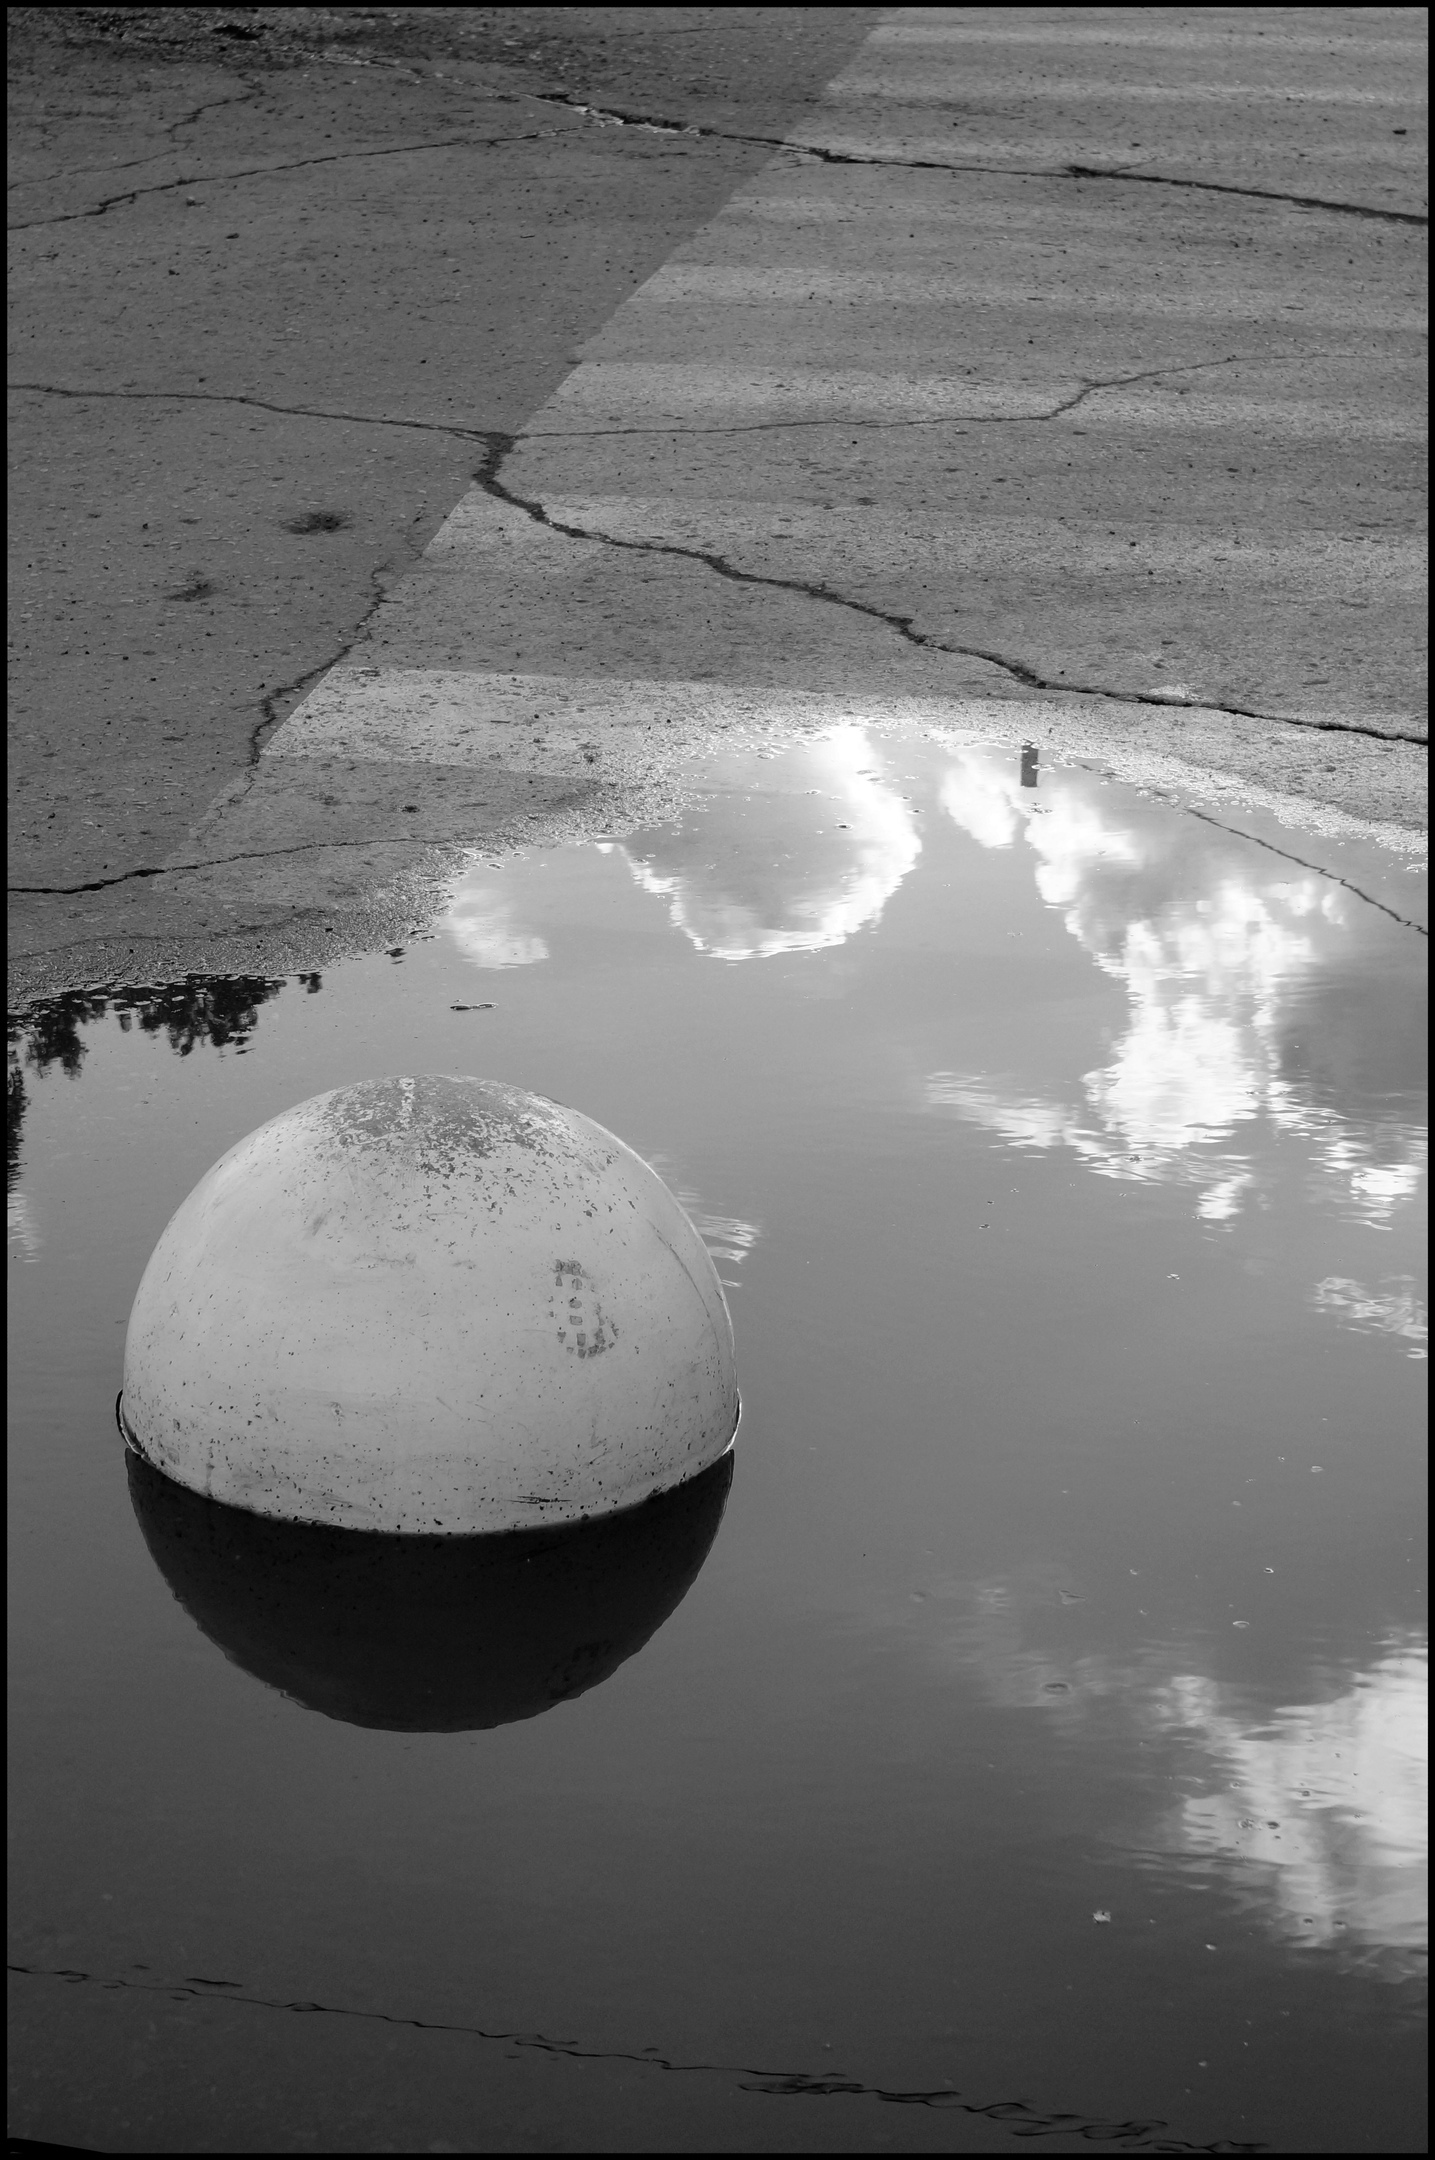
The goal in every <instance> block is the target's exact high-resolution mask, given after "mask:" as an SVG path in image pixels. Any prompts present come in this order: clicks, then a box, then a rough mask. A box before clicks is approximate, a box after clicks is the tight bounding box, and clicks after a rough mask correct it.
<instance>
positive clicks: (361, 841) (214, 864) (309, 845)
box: [5, 803, 562, 899]
mask: <svg viewBox="0 0 1435 2160" xmlns="http://www.w3.org/2000/svg"><path fill="white" fill-rule="evenodd" d="M545 807H546V808H548V809H554V808H562V804H561V803H560V804H554V803H549V804H547V805H546V806H545ZM466 844H467V843H466V842H464V841H461V840H433V839H425V838H424V837H423V836H422V835H421V834H417V833H415V834H409V833H360V834H357V835H353V836H351V837H350V838H348V839H346V840H305V841H302V842H301V843H300V844H299V845H298V846H297V847H281V848H252V849H250V850H248V851H247V852H246V853H245V854H243V855H211V856H207V857H206V858H205V860H204V861H203V862H181V863H161V864H160V865H159V867H158V868H157V869H144V870H122V871H120V872H119V874H118V875H117V876H116V877H108V878H95V879H93V880H92V881H91V882H90V883H89V884H86V885H7V886H6V888H5V890H6V892H7V893H24V894H27V895H30V896H31V897H34V896H36V895H38V896H41V897H44V898H50V899H56V898H68V897H69V896H70V895H72V894H75V893H87V892H108V891H109V889H110V887H111V886H112V885H129V884H132V883H133V882H134V881H135V880H136V879H137V878H157V877H178V876H179V875H180V873H181V872H182V871H185V870H221V869H223V868H224V867H225V865H226V864H229V863H244V862H264V861H266V860H267V859H268V857H270V856H271V855H311V854H313V853H314V852H315V851H316V850H320V849H324V848H349V847H463V846H465V845H466Z"/></svg>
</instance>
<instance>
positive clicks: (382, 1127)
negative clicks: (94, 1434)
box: [124, 1074, 738, 1535]
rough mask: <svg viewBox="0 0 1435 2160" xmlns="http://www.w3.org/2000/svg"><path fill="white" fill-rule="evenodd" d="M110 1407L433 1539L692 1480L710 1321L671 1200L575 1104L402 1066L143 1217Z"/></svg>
mask: <svg viewBox="0 0 1435 2160" xmlns="http://www.w3.org/2000/svg"><path fill="white" fill-rule="evenodd" d="M124 1415H125V1422H126V1425H127V1426H128V1428H129V1430H130V1433H131V1435H132V1436H133V1438H134V1440H135V1442H136V1444H137V1445H138V1446H139V1448H140V1450H141V1451H142V1452H143V1453H144V1454H145V1455H146V1456H147V1457H148V1458H149V1460H150V1461H152V1462H153V1463H155V1464H156V1465H157V1467H158V1468H160V1469H161V1470H164V1471H166V1472H168V1474H169V1475H170V1476H171V1477H174V1478H176V1479H178V1481H179V1482H180V1483H181V1484H184V1485H188V1486H190V1487H192V1488H193V1489H194V1490H196V1491H200V1492H204V1493H208V1494H210V1495H211V1496H212V1497H213V1498H214V1499H216V1500H223V1501H227V1502H229V1503H231V1504H232V1505H234V1506H237V1507H243V1508H249V1509H251V1510H253V1511H254V1512H255V1513H257V1514H261V1515H279V1516H284V1517H286V1518H288V1519H290V1520H295V1521H304V1522H321V1523H330V1524H336V1525H341V1526H343V1527H346V1528H350V1529H367V1530H383V1531H399V1532H408V1533H415V1534H417V1533H425V1534H428V1535H433V1534H434V1533H435V1532H443V1533H445V1534H449V1535H458V1534H464V1533H470V1532H477V1531H490V1530H507V1529H517V1528H525V1527H530V1526H532V1525H534V1524H538V1523H552V1522H559V1523H561V1522H572V1521H576V1520H578V1519H580V1518H581V1517H583V1516H587V1515H596V1514H603V1513H606V1512H608V1511H609V1510H611V1509H613V1508H618V1507H628V1506H632V1505H634V1504H635V1503H637V1502H638V1501H640V1500H644V1499H646V1498H648V1497H649V1495H650V1494H652V1493H655V1492H660V1491H663V1490H666V1489H667V1488H668V1487H669V1486H672V1485H675V1484H677V1483H679V1482H681V1481H682V1480H683V1479H684V1478H688V1477H692V1476H695V1475H696V1474H697V1472H698V1471H700V1470H703V1469H706V1468H707V1466H708V1465H709V1464H710V1463H712V1462H715V1461H716V1460H717V1458H718V1457H719V1456H720V1455H722V1454H723V1453H724V1452H725V1451H726V1449H727V1448H728V1447H729V1446H730V1445H731V1441H732V1436H733V1432H734V1430H735V1428H736V1424H737V1416H738V1393H737V1375H736V1367H735V1363H734V1357H733V1341H732V1323H731V1321H730V1319H729V1317H728V1310H727V1304H726V1301H725V1299H724V1297H723V1293H722V1288H721V1285H720V1284H719V1282H718V1279H717V1272H716V1270H715V1268H714V1267H713V1264H712V1261H711V1260H710V1258H709V1257H708V1254H707V1251H706V1248H705V1247H704V1245H703V1243H702V1241H701V1239H700V1238H699V1236H698V1233H697V1231H696V1230H695V1229H694V1228H693V1226H692V1224H691V1223H690V1222H689V1221H688V1218H687V1216H686V1215H685V1214H684V1213H683V1211H682V1209H681V1208H680V1207H679V1205H678V1203H677V1201H676V1200H675V1199H674V1198H673V1196H672V1194H671V1193H670V1192H669V1191H668V1189H667V1187H666V1186H665V1185H664V1184H663V1182H662V1180H661V1179H660V1178H659V1177H658V1176H657V1174H656V1172H654V1171H653V1170H650V1169H649V1168H648V1166H647V1164H646V1163H645V1162H643V1161H642V1159H641V1158H640V1157H639V1156H637V1155H635V1154H634V1153H633V1151H632V1149H631V1148H628V1147H625V1146H624V1144H623V1142H622V1141H621V1140H618V1139H615V1137H614V1136H613V1134H612V1133H610V1132H606V1131H605V1130H604V1129H603V1127H602V1126H601V1125H595V1124H594V1123H593V1121H592V1120H591V1119H590V1118H586V1117H583V1116H581V1115H580V1114H579V1113H578V1112H577V1111H574V1110H567V1109H564V1108H562V1107H561V1106H560V1105H559V1104H557V1103H552V1102H547V1101H545V1100H544V1099H543V1097H541V1096H537V1095H529V1094H526V1093H524V1091H523V1090H522V1089H519V1088H512V1087H506V1086H503V1085H502V1084H500V1083H497V1082H494V1081H487V1080H476V1079H468V1078H461V1077H455V1076H452V1075H438V1074H427V1075H423V1076H420V1077H418V1078H414V1079H391V1080H370V1081H363V1082H360V1083H359V1084H358V1085H356V1086H353V1087H346V1088H338V1089H335V1090H333V1091H332V1092H330V1093H328V1094H324V1095H316V1096H314V1097H313V1098H312V1100H310V1101H308V1102H303V1103H299V1104H298V1105H297V1106H296V1107H295V1108H294V1109H292V1110H286V1111H285V1112H284V1113H283V1114H282V1116H279V1117H276V1118H273V1119H271V1121H270V1122H269V1123H268V1124H267V1125H262V1126H261V1127H260V1128H259V1130H258V1131H257V1132H252V1133H250V1134H249V1135H248V1137H247V1138H246V1139H244V1140H241V1141H240V1142H239V1143H238V1145H237V1146H236V1147H233V1148H231V1149H230V1150H229V1153H228V1154H227V1155H225V1156H223V1157H222V1158H221V1160H220V1161H219V1162H217V1163H216V1164H215V1165H214V1167H213V1169H212V1170H210V1171H209V1172H208V1173H207V1174H206V1175H205V1176H204V1177H203V1178H201V1180H200V1182H199V1184H198V1185H197V1186H196V1187H195V1189H194V1191H193V1192H192V1193H191V1194H190V1196H189V1198H188V1199H187V1200H186V1201H185V1202H184V1204H183V1206H182V1207H181V1208H180V1209H179V1211H178V1212H177V1214H176V1215H175V1216H174V1217H173V1219H172V1220H171V1222H170V1223H169V1225H168V1227H167V1228H166V1230H165V1232H164V1234H163V1236H162V1237H161V1239H160V1241H159V1244H158V1245H157V1246H156V1248H155V1251H154V1254H153V1256H152V1257H151V1259H150V1263H149V1266H148V1267H147V1268H146V1270H145V1273H144V1277H143V1279H142V1281H141V1283H140V1287H139V1291H138V1293H137V1295H136V1297H135V1303H134V1310H133V1312H132V1313H131V1316H130V1325H129V1334H128V1338H127V1340H126V1344H125V1376H124Z"/></svg>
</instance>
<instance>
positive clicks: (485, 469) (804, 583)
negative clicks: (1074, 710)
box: [474, 384, 1425, 746]
mask: <svg viewBox="0 0 1435 2160" xmlns="http://www.w3.org/2000/svg"><path fill="white" fill-rule="evenodd" d="M1091 387H1092V388H1093V389H1094V388H1103V387H1114V385H1101V384H1095V385H1092V386H1091ZM1087 394H1089V392H1084V393H1080V394H1079V395H1087ZM1078 401H1079V398H1078V399H1074V400H1072V403H1076V402H1078ZM521 439H522V438H521V437H518V436H497V435H495V436H494V437H493V438H492V439H491V441H490V443H489V444H488V446H487V448H488V457H487V460H486V462H485V464H484V465H482V466H481V467H480V468H479V470H478V471H477V472H476V473H475V474H474V479H475V481H476V482H477V484H478V486H479V487H481V488H482V489H483V491H484V493H485V494H486V495H489V496H491V497H492V498H493V500H494V501H496V502H503V503H507V504H509V505H510V507H511V508H513V509H515V510H521V511H522V512H523V513H524V515H525V516H526V517H528V518H530V519H531V520H532V521H533V523H534V524H536V525H541V526H544V527H545V528H546V529H547V530H548V531H550V532H556V533H562V534H563V535H564V537H565V538H567V539H570V540H592V541H597V542H598V543H599V544H601V545H602V546H604V547H611V548H618V549H622V550H623V551H625V552H627V553H630V554H639V555H668V556H673V557H676V558H678V559H679V560H682V561H686V562H697V563H702V564H703V565H704V566H705V567H706V568H707V569H709V570H711V571H712V572H713V574H714V575H715V576H716V577H720V578H723V579H724V580H725V581H726V582H727V583H729V584H733V585H760V586H766V587H768V588H770V589H772V590H774V591H777V592H790V593H799V594H801V595H802V596H803V597H805V598H806V599H809V600H816V601H818V602H819V603H821V604H822V605H823V606H827V607H839V608H843V609H846V610H847V611H848V612H849V613H851V614H854V615H863V616H865V617H867V619H868V620H869V621H871V622H876V623H880V624H882V626H883V627H884V628H885V629H887V630H890V631H891V632H892V633H893V634H894V635H895V636H897V637H900V638H901V639H903V641H904V642H905V643H906V644H908V645H914V646H916V647H917V649H918V650H919V651H923V652H941V653H949V654H951V655H952V657H953V658H954V659H966V660H983V661H985V662H986V663H987V665H988V666H990V667H995V668H1000V669H1001V671H1002V673H1003V674H1005V675H1009V676H1010V677H1011V678H1012V680H1013V681H1014V682H1019V683H1020V684H1021V685H1022V687H1023V688H1024V689H1028V690H1045V691H1052V692H1055V693H1056V694H1057V695H1059V696H1063V697H1098V698H1107V699H1110V700H1112V701H1113V702H1114V703H1119V704H1123V705H1149V706H1158V707H1161V708H1162V709H1164V710H1165V711H1168V712H1170V711H1182V710H1185V711H1193V712H1215V713H1220V714H1229V715H1230V716H1232V717H1233V718H1236V719H1241V720H1266V721H1273V722H1278V723H1279V724H1281V725H1282V726H1286V727H1305V728H1312V729H1316V730H1319V731H1320V732H1323V733H1327V734H1339V735H1360V736H1365V737H1369V738H1371V739H1373V740H1376V741H1380V742H1412V743H1420V744H1421V745H1422V746H1423V744H1424V742H1425V738H1424V736H1422V735H1418V734H1415V733H1414V732H1411V731H1406V730H1399V731H1397V730H1394V729H1390V728H1377V727H1371V726H1368V725H1365V724H1362V723H1361V722H1359V721H1353V720H1324V719H1321V720H1317V719H1313V718H1311V717H1309V716H1304V717H1297V716H1295V715H1293V714H1290V713H1273V712H1262V711H1259V710H1257V709H1256V708H1254V707H1252V706H1249V705H1232V704H1229V703H1224V702H1223V703H1219V704H1218V703H1215V702H1214V701H1212V700H1209V699H1204V698H1196V697H1178V696H1175V695H1172V694H1170V693H1162V692H1154V691H1139V690H1116V689H1112V688H1111V687H1110V686H1109V685H1107V684H1104V683H1080V682H1068V681H1067V680H1066V679H1065V678H1064V677H1060V676H1058V677H1051V676H1045V675H1039V674H1038V673H1037V671H1036V670H1035V668H1031V667H1028V666H1027V665H1026V664H1025V662H1024V661H1020V660H1013V659H1012V658H1011V657H1010V655H1009V654H1006V653H998V652H993V651H991V650H990V649H989V648H988V647H985V646H981V645H958V644H955V643H951V642H949V641H948V640H946V639H943V638H939V637H934V636H932V635H930V634H929V633H928V632H926V631H922V630H918V629H917V628H916V627H915V623H916V618H915V616H912V615H898V614H896V613H895V612H894V611H893V610H891V609H888V608H881V607H878V606H877V605H876V604H875V603H874V602H872V601H869V600H857V599H853V598H852V597H851V596H850V595H848V594H846V593H841V592H838V591H837V590H836V589H835V588H834V587H832V586H830V585H820V584H817V583H816V582H814V581H812V580H810V579H806V578H781V577H774V576H771V575H769V574H767V573H765V572H762V571H756V570H741V569H739V568H738V567H737V565H736V564H735V563H732V562H729V561H728V559H727V557H726V556H724V555H719V554H718V553H717V552H716V551H715V550H713V549H709V548H694V547H683V546H680V545H679V544H678V543H677V542H675V541H667V540H620V539H618V538H616V537H615V536H614V535H612V534H609V533H602V532H594V531H590V530H588V529H586V528H585V527H583V526H581V525H569V524H566V523H564V522H563V521H562V520H561V519H558V518H554V517H551V516H550V515H549V513H548V512H547V511H546V510H545V509H544V507H543V504H542V503H541V502H539V501H538V500H537V499H536V498H535V497H532V496H523V495H519V494H516V493H515V492H514V491H513V490H512V489H511V488H509V487H508V486H507V485H506V484H505V483H504V481H503V479H502V478H501V476H500V475H501V468H502V466H503V464H504V462H505V461H506V459H507V458H508V456H509V455H510V453H511V452H512V451H513V450H514V449H516V448H517V446H518V443H519V442H520V441H521Z"/></svg>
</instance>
